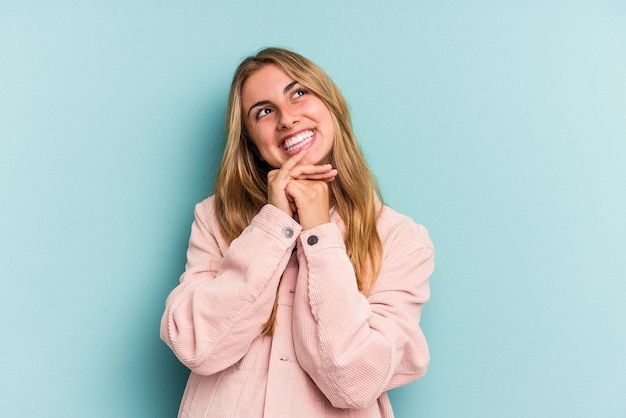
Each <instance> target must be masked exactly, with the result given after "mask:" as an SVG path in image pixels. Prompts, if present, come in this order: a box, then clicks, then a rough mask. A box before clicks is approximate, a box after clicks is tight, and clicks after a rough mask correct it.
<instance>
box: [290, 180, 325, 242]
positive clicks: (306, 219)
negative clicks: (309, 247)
mask: <svg viewBox="0 0 626 418" xmlns="http://www.w3.org/2000/svg"><path fill="white" fill-rule="evenodd" d="M286 192H287V194H288V195H289V197H290V199H293V202H294V203H295V208H294V207H292V210H294V212H296V213H297V214H298V220H299V222H300V225H302V227H303V228H304V229H305V230H306V229H311V228H314V227H316V226H318V225H321V224H324V223H328V222H330V215H329V204H330V201H329V190H328V184H327V182H324V181H314V180H292V181H290V182H289V184H288V185H287V188H286Z"/></svg>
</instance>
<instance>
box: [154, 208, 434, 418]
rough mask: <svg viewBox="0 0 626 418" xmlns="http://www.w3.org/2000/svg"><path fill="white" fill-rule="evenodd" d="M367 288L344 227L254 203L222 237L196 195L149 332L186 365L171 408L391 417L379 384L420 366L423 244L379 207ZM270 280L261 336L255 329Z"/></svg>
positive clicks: (429, 259) (411, 228)
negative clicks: (181, 267) (170, 281)
mask: <svg viewBox="0 0 626 418" xmlns="http://www.w3.org/2000/svg"><path fill="white" fill-rule="evenodd" d="M377 226H378V231H379V234H380V237H381V240H382V243H383V248H384V253H383V261H382V269H381V272H380V275H379V277H378V279H377V281H376V283H375V285H374V287H373V289H372V291H371V293H370V295H369V296H368V297H365V296H363V295H362V294H361V293H360V292H359V291H358V289H357V285H356V280H355V276H354V270H353V268H352V265H351V264H350V261H349V259H348V256H347V254H346V251H345V246H344V242H343V234H344V231H345V226H344V224H343V221H342V220H341V218H340V217H339V215H338V214H337V213H333V215H332V217H331V222H330V223H328V224H324V225H320V226H318V227H316V228H313V229H310V230H307V231H302V228H301V227H300V225H299V224H298V223H297V222H296V221H295V220H293V219H292V218H290V217H289V216H288V215H287V214H285V213H284V212H282V211H281V210H280V209H278V208H276V207H274V206H272V205H266V206H264V207H263V209H262V210H261V211H260V212H259V213H258V214H257V216H256V217H255V218H254V219H253V221H252V222H251V224H250V225H249V226H248V227H247V228H246V229H245V230H244V231H243V233H242V234H241V235H240V236H239V237H238V238H237V239H235V240H234V241H233V242H232V243H231V244H230V246H229V245H228V244H227V243H226V242H225V241H224V239H223V238H222V236H221V234H220V231H219V227H218V224H217V221H216V219H215V213H214V199H213V197H210V198H208V199H206V200H205V201H203V202H202V203H199V204H198V205H197V206H196V210H195V221H194V223H193V225H192V229H191V237H190V240H189V249H188V251H187V265H186V268H185V273H184V274H183V275H182V276H181V278H180V284H179V285H178V286H177V287H176V288H175V289H174V290H173V291H172V293H171V294H170V295H169V297H168V298H167V301H166V308H165V313H164V315H163V318H162V321H161V338H162V339H163V340H164V341H165V342H166V343H167V345H168V346H169V347H170V348H171V349H172V350H173V351H174V353H175V354H176V356H177V357H178V358H179V359H180V361H181V362H183V363H184V364H185V365H186V366H187V367H189V368H190V369H191V375H190V377H189V381H188V383H187V387H186V389H185V393H184V396H183V400H182V403H181V407H180V411H179V417H193V418H196V417H220V418H224V417H294V416H297V417H315V418H319V417H392V416H393V412H392V409H391V405H390V403H389V399H388V397H387V394H386V391H388V390H389V389H392V388H395V387H398V386H401V385H404V384H406V383H409V382H411V381H413V380H415V379H418V378H420V377H422V376H423V375H424V373H425V372H426V368H427V366H428V362H429V359H430V356H429V352H428V346H427V343H426V339H425V338H424V335H423V333H422V331H421V329H420V326H419V321H420V315H421V312H422V306H423V303H424V302H426V300H428V298H429V296H430V290H429V283H428V278H429V277H430V274H431V273H432V271H433V268H434V248H433V245H432V243H431V241H430V239H429V237H428V233H427V231H426V229H425V228H424V227H423V226H421V225H418V224H416V223H414V222H413V221H412V220H411V219H410V218H408V217H406V216H403V215H401V214H399V213H397V212H395V211H394V210H392V209H390V208H389V207H386V206H385V207H384V209H383V211H382V214H381V216H380V219H379V220H378V224H377ZM277 289H278V295H279V300H278V310H277V319H276V326H275V329H274V334H273V336H260V331H261V325H262V324H263V323H264V322H265V321H266V320H267V319H268V317H269V316H270V313H271V311H272V306H273V304H274V298H275V296H276V292H277Z"/></svg>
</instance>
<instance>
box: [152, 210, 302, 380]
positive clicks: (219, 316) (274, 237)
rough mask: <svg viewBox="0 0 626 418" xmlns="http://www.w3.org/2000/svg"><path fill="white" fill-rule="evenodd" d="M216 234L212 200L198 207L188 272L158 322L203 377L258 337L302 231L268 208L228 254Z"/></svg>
mask: <svg viewBox="0 0 626 418" xmlns="http://www.w3.org/2000/svg"><path fill="white" fill-rule="evenodd" d="M285 228H291V231H292V234H289V233H286V234H285V233H284V232H283V231H284V229H285ZM218 229H219V228H218V227H217V223H216V222H215V220H214V219H213V201H212V200H209V201H205V202H203V203H201V204H198V205H197V206H196V210H195V220H194V222H193V225H192V229H191V237H190V239H189V249H188V250H187V265H186V268H185V273H184V274H183V275H182V276H181V278H180V284H179V285H178V286H177V287H176V288H175V289H174V290H173V291H172V293H171V294H170V295H169V297H168V298H167V301H166V307H165V313H164V314H163V318H162V320H161V338H162V339H163V341H165V343H166V344H167V345H168V346H169V347H170V348H171V349H172V350H173V351H174V353H175V354H176V356H177V357H178V358H179V359H180V361H181V362H183V363H184V364H185V365H186V366H187V367H189V368H190V369H191V370H192V371H194V372H196V373H199V374H205V375H209V374H213V373H216V372H218V371H220V370H223V369H225V368H227V367H229V366H231V365H233V364H234V363H236V362H237V361H238V360H239V359H241V358H242V357H243V356H244V355H245V353H246V352H247V350H248V348H249V346H250V344H251V343H252V341H253V340H254V339H255V338H256V337H258V336H259V334H260V331H261V325H262V324H263V322H265V321H266V320H267V318H268V317H269V315H270V312H271V311H272V306H273V304H274V298H275V296H276V289H277V287H278V283H279V280H280V276H281V274H282V272H283V270H284V269H285V266H286V264H287V262H288V261H289V257H290V256H291V251H292V249H293V247H294V246H295V240H296V237H297V236H298V234H299V232H300V230H301V227H300V225H298V223H297V222H295V221H294V220H293V219H291V218H290V217H289V216H288V215H286V214H285V213H284V212H282V211H281V210H279V209H277V208H275V207H273V206H271V205H266V206H265V207H263V209H261V211H260V212H259V213H258V214H257V215H256V216H255V218H254V219H253V220H252V222H251V223H250V225H249V226H248V227H247V228H246V229H245V230H244V231H243V232H242V234H241V235H240V236H239V237H238V238H236V239H235V240H233V242H232V243H231V245H230V247H229V248H226V245H225V244H224V243H223V244H222V246H220V245H219V244H218V240H219V239H221V238H218V237H220V235H219V231H218ZM222 252H223V254H222Z"/></svg>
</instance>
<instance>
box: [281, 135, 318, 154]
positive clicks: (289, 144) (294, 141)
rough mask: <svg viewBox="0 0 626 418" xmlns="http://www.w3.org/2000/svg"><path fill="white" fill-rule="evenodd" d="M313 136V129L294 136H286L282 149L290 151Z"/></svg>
mask: <svg viewBox="0 0 626 418" xmlns="http://www.w3.org/2000/svg"><path fill="white" fill-rule="evenodd" d="M312 138H313V131H306V132H301V133H299V134H298V135H296V136H293V137H291V138H288V139H287V140H285V142H284V143H283V149H284V150H285V151H291V150H293V149H295V148H297V147H300V146H302V145H304V144H306V143H307V142H309V141H310V140H311V139H312Z"/></svg>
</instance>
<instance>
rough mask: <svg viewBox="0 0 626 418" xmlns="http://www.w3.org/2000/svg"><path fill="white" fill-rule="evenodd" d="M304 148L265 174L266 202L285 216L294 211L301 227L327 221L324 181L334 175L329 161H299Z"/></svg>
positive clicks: (326, 181)
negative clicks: (277, 167)
mask: <svg viewBox="0 0 626 418" xmlns="http://www.w3.org/2000/svg"><path fill="white" fill-rule="evenodd" d="M305 154H306V150H304V151H301V152H299V153H298V154H296V155H294V156H293V157H291V158H289V159H288V160H287V161H285V163H283V165H282V166H281V167H280V168H279V169H275V170H272V171H270V172H269V173H268V174H267V189H268V202H269V203H270V204H272V205H274V206H276V207H277V208H279V209H281V210H282V211H284V212H285V213H287V214H288V215H289V216H292V217H293V216H294V215H296V214H297V215H298V222H300V225H302V229H303V230H307V229H311V228H314V227H316V226H318V225H322V224H324V223H328V222H330V215H329V209H330V195H329V189H328V183H329V182H331V181H333V180H334V179H335V177H336V176H337V170H336V169H334V168H333V167H332V165H330V164H321V165H312V164H299V162H300V160H302V158H303V157H304V155H305Z"/></svg>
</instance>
